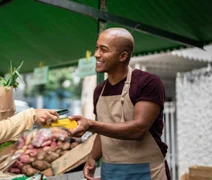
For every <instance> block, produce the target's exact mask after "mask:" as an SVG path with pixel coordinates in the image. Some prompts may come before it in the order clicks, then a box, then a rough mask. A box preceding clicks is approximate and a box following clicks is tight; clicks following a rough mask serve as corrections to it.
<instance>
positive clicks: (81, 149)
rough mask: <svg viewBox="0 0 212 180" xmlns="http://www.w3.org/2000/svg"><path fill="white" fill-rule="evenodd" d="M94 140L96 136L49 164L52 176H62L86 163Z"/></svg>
mask: <svg viewBox="0 0 212 180" xmlns="http://www.w3.org/2000/svg"><path fill="white" fill-rule="evenodd" d="M95 139H96V134H94V135H92V136H91V137H89V138H88V140H87V141H86V142H84V143H81V144H79V145H78V146H76V147H75V148H73V149H72V150H70V151H69V152H67V153H66V154H64V155H63V156H61V157H60V158H58V159H56V160H55V161H54V162H53V163H52V164H51V167H52V170H53V174H54V175H59V174H63V173H65V172H67V171H70V170H72V169H74V168H76V167H77V166H79V165H81V164H83V163H84V162H86V161H87V159H88V156H89V154H90V152H91V150H92V148H93V143H94V140H95Z"/></svg>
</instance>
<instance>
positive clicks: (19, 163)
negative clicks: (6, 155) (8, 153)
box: [13, 160, 24, 169]
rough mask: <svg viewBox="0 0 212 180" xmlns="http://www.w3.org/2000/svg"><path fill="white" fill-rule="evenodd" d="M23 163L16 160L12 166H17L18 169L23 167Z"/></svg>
mask: <svg viewBox="0 0 212 180" xmlns="http://www.w3.org/2000/svg"><path fill="white" fill-rule="evenodd" d="M23 165H24V164H23V163H22V162H21V161H19V160H17V161H16V162H15V163H14V164H13V166H14V167H17V168H19V169H21V168H22V167H23Z"/></svg>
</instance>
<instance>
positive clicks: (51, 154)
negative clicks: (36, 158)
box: [44, 151, 60, 163]
mask: <svg viewBox="0 0 212 180" xmlns="http://www.w3.org/2000/svg"><path fill="white" fill-rule="evenodd" d="M59 157H60V154H57V153H56V152H52V151H48V152H47V155H46V157H45V158H44V160H45V161H47V162H49V163H51V162H53V161H54V160H56V159H57V158H59Z"/></svg>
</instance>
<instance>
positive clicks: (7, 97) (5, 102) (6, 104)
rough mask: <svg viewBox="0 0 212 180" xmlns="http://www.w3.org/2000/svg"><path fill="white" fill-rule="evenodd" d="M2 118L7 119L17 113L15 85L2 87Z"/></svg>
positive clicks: (0, 113) (0, 89)
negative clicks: (14, 95) (14, 94)
mask: <svg viewBox="0 0 212 180" xmlns="http://www.w3.org/2000/svg"><path fill="white" fill-rule="evenodd" d="M0 101H1V102H0V120H3V119H7V118H8V117H11V116H13V115H14V113H15V102H14V98H13V87H10V88H9V89H7V88H5V87H0Z"/></svg>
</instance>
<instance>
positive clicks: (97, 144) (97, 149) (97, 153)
mask: <svg viewBox="0 0 212 180" xmlns="http://www.w3.org/2000/svg"><path fill="white" fill-rule="evenodd" d="M101 157H102V148H101V139H100V135H99V134H97V135H96V138H95V140H94V144H93V148H92V150H91V153H90V155H89V158H92V159H94V160H95V161H96V162H97V161H98V160H99V159H100V158H101Z"/></svg>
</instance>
